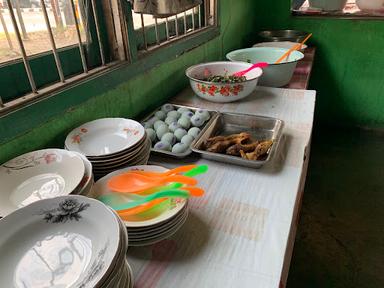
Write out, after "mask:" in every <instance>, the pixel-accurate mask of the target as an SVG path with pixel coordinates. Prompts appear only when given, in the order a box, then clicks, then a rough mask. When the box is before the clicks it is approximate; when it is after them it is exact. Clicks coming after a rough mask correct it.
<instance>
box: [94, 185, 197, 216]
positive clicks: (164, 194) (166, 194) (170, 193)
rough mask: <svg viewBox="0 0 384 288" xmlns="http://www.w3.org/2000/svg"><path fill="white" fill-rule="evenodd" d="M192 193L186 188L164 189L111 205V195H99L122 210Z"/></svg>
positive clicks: (187, 195) (100, 198)
mask: <svg viewBox="0 0 384 288" xmlns="http://www.w3.org/2000/svg"><path fill="white" fill-rule="evenodd" d="M190 195H191V194H190V193H189V192H188V191H186V190H179V189H171V190H162V191H160V192H156V193H153V194H151V195H148V196H135V197H140V198H137V200H134V201H131V202H129V203H125V204H121V205H110V204H109V203H108V202H109V199H108V198H109V197H108V196H109V195H102V196H100V197H99V200H100V201H101V202H103V203H105V204H107V205H109V206H111V207H112V208H113V209H114V210H116V211H120V210H126V209H130V208H134V207H137V206H139V205H141V204H144V203H146V202H149V201H152V200H155V199H159V198H170V197H176V198H189V196H190Z"/></svg>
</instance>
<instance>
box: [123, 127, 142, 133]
mask: <svg viewBox="0 0 384 288" xmlns="http://www.w3.org/2000/svg"><path fill="white" fill-rule="evenodd" d="M123 130H124V131H125V132H127V134H128V133H132V134H133V135H137V134H139V133H140V131H139V130H137V129H131V128H124V129H123Z"/></svg>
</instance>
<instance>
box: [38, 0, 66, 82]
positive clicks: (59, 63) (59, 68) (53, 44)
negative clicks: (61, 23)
mask: <svg viewBox="0 0 384 288" xmlns="http://www.w3.org/2000/svg"><path fill="white" fill-rule="evenodd" d="M40 4H41V8H42V12H43V15H44V20H45V24H46V26H47V31H48V35H49V41H50V42H51V46H52V52H53V57H54V58H55V63H56V68H57V72H58V73H59V77H60V81H61V82H65V79H64V73H63V69H62V68H61V62H60V57H59V54H58V53H57V49H56V44H55V39H54V38H53V33H52V28H51V24H50V22H49V18H48V13H47V7H46V6H45V1H44V0H40Z"/></svg>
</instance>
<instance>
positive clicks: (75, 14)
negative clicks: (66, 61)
mask: <svg viewBox="0 0 384 288" xmlns="http://www.w3.org/2000/svg"><path fill="white" fill-rule="evenodd" d="M55 1H56V2H55ZM66 1H67V2H66V4H68V8H69V9H68V11H70V12H71V15H70V16H71V19H72V20H73V22H74V27H75V31H76V32H75V33H76V38H77V47H78V50H79V54H80V58H81V65H82V70H83V71H82V74H81V75H76V77H73V76H68V77H67V78H66V77H65V76H64V72H63V68H62V65H61V60H60V57H59V54H58V49H57V45H56V41H55V37H54V33H53V29H52V25H51V22H52V20H50V17H49V15H48V10H49V11H50V12H51V14H52V8H51V7H50V8H49V9H48V8H47V3H60V4H62V3H63V2H59V1H57V0H52V1H51V2H48V1H47V0H39V7H40V8H39V9H38V11H39V16H40V17H39V19H38V21H40V22H41V23H42V21H44V24H45V28H46V29H45V32H47V33H48V38H49V43H50V47H49V48H48V50H49V51H51V53H52V54H53V56H54V60H55V65H56V69H57V73H58V75H59V80H60V83H61V85H60V83H59V84H57V83H56V84H54V85H51V86H50V88H52V89H58V88H60V86H62V85H63V84H64V83H68V82H72V81H73V80H76V79H80V78H82V77H84V76H87V75H88V74H89V73H90V71H89V67H88V65H87V59H86V53H85V51H84V45H85V44H87V41H88V39H82V32H81V30H82V31H83V38H87V37H84V30H87V28H88V29H89V27H87V25H83V26H81V25H80V22H81V23H87V19H82V15H81V13H79V11H78V10H79V9H78V7H79V6H78V5H80V3H79V4H78V5H76V4H77V1H78V0H66ZM75 1H76V3H75ZM96 2H97V1H95V0H83V1H81V3H82V4H83V5H84V6H85V5H91V6H92V12H91V13H92V16H93V19H94V29H95V30H96V35H97V41H98V47H99V56H100V59H101V67H103V66H105V65H106V60H105V55H104V47H103V42H102V39H101V32H100V21H99V19H98V14H97V6H96V5H98V4H100V3H96ZM5 3H6V6H7V8H8V11H9V18H10V21H9V22H8V23H7V22H6V21H5V20H4V15H3V9H2V10H1V11H0V18H1V19H0V20H1V27H2V30H3V32H4V34H5V35H6V38H7V40H8V46H9V48H10V49H11V50H12V51H15V53H16V54H17V55H19V56H20V57H21V59H22V61H23V64H24V68H25V71H26V74H27V76H28V81H29V85H30V89H31V93H32V94H31V95H25V96H23V97H20V98H17V99H15V100H11V101H9V102H6V103H5V101H3V99H2V98H1V95H0V112H4V111H5V110H9V108H11V107H12V108H13V107H14V106H17V105H18V104H20V103H22V102H25V101H27V100H30V99H31V98H34V97H35V98H36V97H37V96H39V95H40V94H41V93H47V92H48V91H49V90H50V89H47V88H43V89H38V88H37V87H36V82H35V77H34V75H33V72H32V70H31V66H30V57H31V56H30V55H27V52H26V48H25V40H27V39H28V34H27V31H26V28H25V24H24V19H23V15H22V11H24V10H25V9H24V10H23V9H21V8H20V2H19V0H6V2H5ZM58 9H59V8H58ZM8 11H7V12H8ZM27 11H31V9H29V10H27ZM58 11H59V12H58V13H59V14H61V13H62V12H61V11H60V9H59V10H58ZM54 13H55V20H56V27H57V18H56V17H57V16H59V17H61V16H60V15H57V11H56V12H54ZM41 16H42V18H43V20H42V19H41ZM51 18H52V17H51ZM35 21H36V20H35ZM7 24H8V26H7ZM39 24H40V23H39ZM84 26H85V27H84ZM9 30H12V31H13V32H14V36H15V38H16V43H17V46H18V48H19V49H18V50H19V51H16V49H14V46H13V43H12V40H11V39H10V38H11V37H10V35H11V34H10V33H9ZM87 33H88V31H85V34H86V35H87ZM12 36H13V35H12ZM64 47H65V46H64ZM94 70H95V71H93V72H96V71H99V70H100V67H99V68H98V69H94ZM72 78H73V79H72Z"/></svg>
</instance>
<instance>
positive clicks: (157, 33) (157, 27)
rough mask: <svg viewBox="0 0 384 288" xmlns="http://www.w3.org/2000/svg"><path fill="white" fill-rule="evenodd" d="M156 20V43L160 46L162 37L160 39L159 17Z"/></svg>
mask: <svg viewBox="0 0 384 288" xmlns="http://www.w3.org/2000/svg"><path fill="white" fill-rule="evenodd" d="M154 18H155V34H156V43H157V45H160V37H159V24H158V23H157V17H154Z"/></svg>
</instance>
